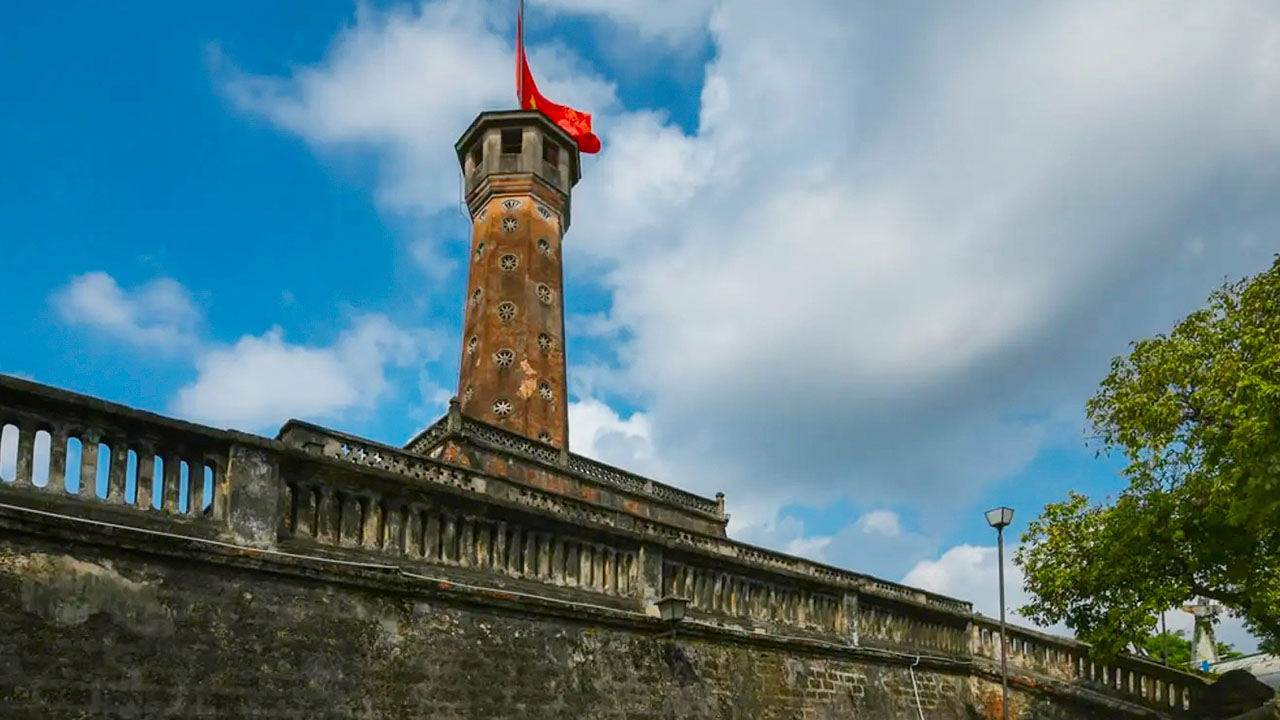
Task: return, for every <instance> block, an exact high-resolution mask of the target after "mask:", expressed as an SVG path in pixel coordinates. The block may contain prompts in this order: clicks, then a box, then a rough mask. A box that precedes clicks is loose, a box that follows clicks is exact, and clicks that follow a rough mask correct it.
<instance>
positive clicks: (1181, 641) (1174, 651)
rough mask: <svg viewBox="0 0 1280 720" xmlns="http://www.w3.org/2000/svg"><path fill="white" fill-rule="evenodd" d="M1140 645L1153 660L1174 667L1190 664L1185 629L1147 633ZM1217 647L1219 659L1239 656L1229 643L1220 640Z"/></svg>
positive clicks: (1188, 641) (1189, 646)
mask: <svg viewBox="0 0 1280 720" xmlns="http://www.w3.org/2000/svg"><path fill="white" fill-rule="evenodd" d="M1141 645H1142V649H1143V650H1145V651H1146V653H1147V654H1148V655H1150V656H1151V658H1152V659H1153V660H1157V661H1164V662H1167V663H1168V664H1169V665H1172V666H1174V667H1183V668H1185V667H1190V665H1191V639H1190V638H1188V637H1187V631H1186V630H1168V631H1165V632H1163V633H1156V634H1154V635H1148V636H1147V637H1146V638H1145V639H1143V641H1142V643H1141ZM1217 647H1218V659H1219V660H1226V659H1227V658H1233V657H1240V653H1239V652H1237V651H1236V649H1235V648H1233V647H1232V646H1231V644H1230V643H1224V642H1220V643H1217ZM1166 652H1167V653H1168V656H1167V659H1165V658H1166V655H1165V654H1166Z"/></svg>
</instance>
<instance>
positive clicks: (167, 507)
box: [156, 450, 182, 513]
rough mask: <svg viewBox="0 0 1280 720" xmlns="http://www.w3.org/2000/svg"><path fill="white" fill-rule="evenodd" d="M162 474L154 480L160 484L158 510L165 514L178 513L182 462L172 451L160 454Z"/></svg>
mask: <svg viewBox="0 0 1280 720" xmlns="http://www.w3.org/2000/svg"><path fill="white" fill-rule="evenodd" d="M160 457H161V459H162V460H163V461H164V474H163V475H161V476H160V477H158V478H156V480H157V481H158V482H159V483H160V509H161V510H162V511H163V512H167V513H176V512H178V495H179V493H180V492H181V485H182V461H181V460H179V459H178V454H177V453H175V452H174V451H172V450H165V451H163V452H162V453H161V456H160Z"/></svg>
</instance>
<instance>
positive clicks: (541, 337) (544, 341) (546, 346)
mask: <svg viewBox="0 0 1280 720" xmlns="http://www.w3.org/2000/svg"><path fill="white" fill-rule="evenodd" d="M553 347H555V343H554V342H552V340H551V336H550V335H548V334H546V333H538V349H539V350H541V351H542V352H551V348H553Z"/></svg>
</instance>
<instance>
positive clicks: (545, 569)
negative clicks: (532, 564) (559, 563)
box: [538, 533, 552, 579]
mask: <svg viewBox="0 0 1280 720" xmlns="http://www.w3.org/2000/svg"><path fill="white" fill-rule="evenodd" d="M551 541H552V536H551V534H550V533H540V534H539V535H538V576H539V577H541V578H544V579H550V577H551V552H552V547H551Z"/></svg>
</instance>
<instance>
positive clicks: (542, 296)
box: [538, 283, 556, 305]
mask: <svg viewBox="0 0 1280 720" xmlns="http://www.w3.org/2000/svg"><path fill="white" fill-rule="evenodd" d="M555 299H556V294H555V291H554V290H552V289H551V288H550V287H549V286H548V285H546V284H545V283H538V300H540V301H541V302H542V304H543V305H550V304H551V303H552V301H554V300H555Z"/></svg>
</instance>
